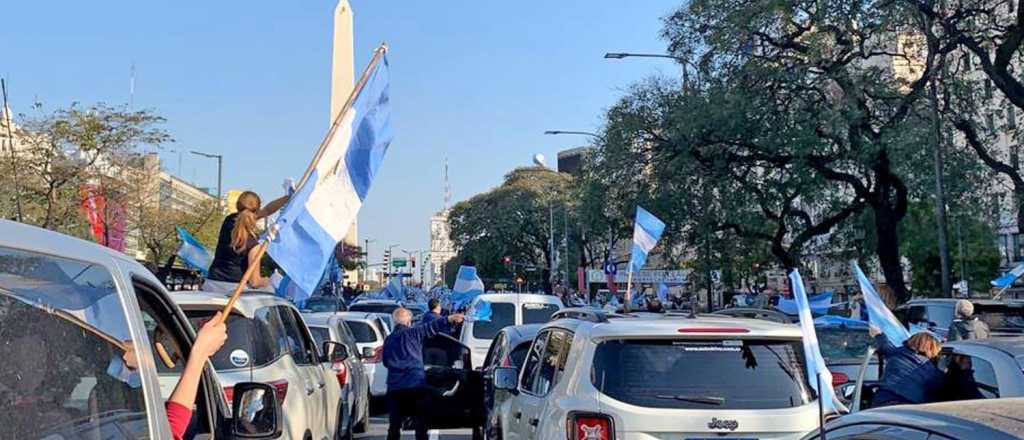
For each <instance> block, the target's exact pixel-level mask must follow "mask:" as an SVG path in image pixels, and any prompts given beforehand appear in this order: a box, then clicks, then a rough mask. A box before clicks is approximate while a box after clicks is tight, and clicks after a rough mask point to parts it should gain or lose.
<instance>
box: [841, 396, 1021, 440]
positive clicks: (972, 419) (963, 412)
mask: <svg viewBox="0 0 1024 440" xmlns="http://www.w3.org/2000/svg"><path fill="white" fill-rule="evenodd" d="M858 424H887V425H901V426H909V427H913V428H918V429H927V430H932V431H935V432H938V433H941V434H944V435H947V436H951V437H953V438H998V437H995V436H997V435H999V434H1000V433H1005V434H1009V435H1012V436H1014V437H1013V438H1020V437H1024V398H1009V399H1006V398H1004V399H987V400H968V401H957V402H942V403H929V404H924V405H902V406H890V407H885V408H877V409H870V410H866V411H861V412H858V413H854V414H850V415H847V416H843V417H840V418H839V419H838V420H836V421H834V422H832V423H829V425H828V427H829V429H835V428H838V427H841V426H849V425H858ZM1003 438H1006V437H1003Z"/></svg>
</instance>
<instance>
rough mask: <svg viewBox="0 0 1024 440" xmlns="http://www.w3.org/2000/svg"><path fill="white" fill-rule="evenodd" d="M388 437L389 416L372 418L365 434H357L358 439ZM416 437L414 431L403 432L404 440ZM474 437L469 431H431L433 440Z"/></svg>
mask: <svg viewBox="0 0 1024 440" xmlns="http://www.w3.org/2000/svg"><path fill="white" fill-rule="evenodd" d="M387 436H388V417H387V415H382V416H374V417H370V426H369V427H368V429H367V430H366V432H365V433H363V434H356V435H355V437H356V438H357V439H367V440H371V439H372V440H377V439H381V440H383V439H385V438H387ZM415 437H416V435H415V433H414V432H412V431H403V432H402V438H403V439H412V438H415ZM472 437H473V435H472V432H470V430H468V429H451V430H443V431H431V436H430V438H431V440H433V439H445V440H448V439H458V440H469V439H471V438H472Z"/></svg>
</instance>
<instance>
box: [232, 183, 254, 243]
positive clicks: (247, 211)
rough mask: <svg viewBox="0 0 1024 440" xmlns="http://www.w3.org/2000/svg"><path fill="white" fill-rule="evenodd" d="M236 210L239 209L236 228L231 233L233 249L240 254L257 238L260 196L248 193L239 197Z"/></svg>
mask: <svg viewBox="0 0 1024 440" xmlns="http://www.w3.org/2000/svg"><path fill="white" fill-rule="evenodd" d="M235 208H237V209H238V215H237V217H236V218H235V228H234V229H233V230H232V231H231V249H234V251H235V252H239V253H240V252H242V251H244V250H246V248H247V247H248V244H249V240H251V239H253V238H255V237H256V220H257V219H256V213H257V212H258V211H259V210H260V196H258V195H256V193H254V192H252V191H246V192H244V193H242V194H241V195H240V196H238V201H237V202H235Z"/></svg>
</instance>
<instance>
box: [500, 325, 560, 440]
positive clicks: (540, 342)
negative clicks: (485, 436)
mask: <svg viewBox="0 0 1024 440" xmlns="http://www.w3.org/2000/svg"><path fill="white" fill-rule="evenodd" d="M549 334H550V332H549V331H544V332H541V333H539V334H537V337H536V338H535V339H534V341H533V345H531V346H530V351H529V352H528V353H527V355H526V360H525V361H523V368H522V371H521V372H520V373H519V393H518V395H516V396H515V397H513V398H512V401H511V403H510V404H509V412H511V414H510V416H509V417H508V422H507V423H508V425H507V426H504V427H503V428H502V432H503V433H504V434H505V436H506V437H507V438H509V439H523V438H530V433H529V429H527V428H528V426H529V425H528V424H527V423H526V419H525V418H524V417H523V411H524V410H526V409H527V408H531V407H534V406H536V405H537V402H536V401H537V400H538V398H537V396H535V395H534V394H533V389H534V384H535V383H536V382H537V381H538V378H537V376H538V375H539V374H540V364H541V363H542V361H543V359H544V350H545V349H546V348H547V340H548V335H549Z"/></svg>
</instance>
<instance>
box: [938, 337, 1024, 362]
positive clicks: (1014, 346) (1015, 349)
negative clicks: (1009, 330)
mask: <svg viewBox="0 0 1024 440" xmlns="http://www.w3.org/2000/svg"><path fill="white" fill-rule="evenodd" d="M944 345H945V346H947V347H952V348H955V347H957V346H983V347H992V348H994V349H996V350H999V351H1002V352H1003V353H1006V354H1008V355H1010V356H1012V357H1015V358H1016V357H1024V336H1016V337H1010V338H988V339H971V340H967V341H954V342H947V343H945V344H944Z"/></svg>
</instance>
